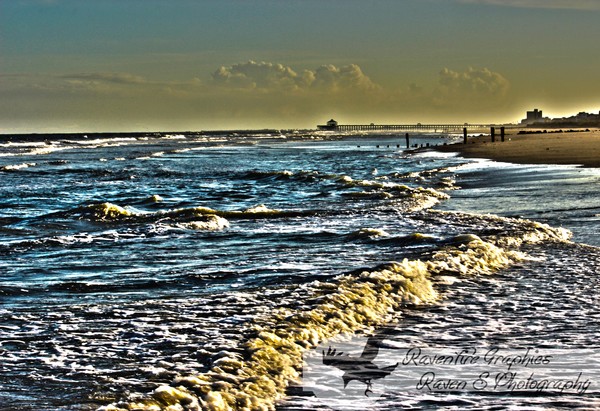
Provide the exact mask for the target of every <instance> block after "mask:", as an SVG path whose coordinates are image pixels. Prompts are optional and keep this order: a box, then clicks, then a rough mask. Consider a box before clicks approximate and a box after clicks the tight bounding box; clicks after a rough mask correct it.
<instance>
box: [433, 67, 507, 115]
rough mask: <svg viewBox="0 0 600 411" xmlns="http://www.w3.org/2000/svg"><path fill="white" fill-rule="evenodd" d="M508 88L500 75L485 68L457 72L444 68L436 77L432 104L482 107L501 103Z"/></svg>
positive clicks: (505, 80) (504, 79)
mask: <svg viewBox="0 0 600 411" xmlns="http://www.w3.org/2000/svg"><path fill="white" fill-rule="evenodd" d="M509 88H510V83H509V81H508V80H507V79H506V78H504V76H502V75H501V74H500V73H496V72H493V71H491V70H489V69H487V68H482V69H474V68H472V67H471V68H469V69H468V70H467V71H463V72H457V71H453V70H450V69H448V68H444V69H442V70H441V71H440V73H439V77H438V86H437V87H436V89H435V90H434V96H433V102H434V103H435V104H436V105H437V106H463V107H471V106H472V107H482V105H483V106H485V105H487V104H498V103H501V102H503V100H504V98H505V97H506V96H507V94H508V91H509Z"/></svg>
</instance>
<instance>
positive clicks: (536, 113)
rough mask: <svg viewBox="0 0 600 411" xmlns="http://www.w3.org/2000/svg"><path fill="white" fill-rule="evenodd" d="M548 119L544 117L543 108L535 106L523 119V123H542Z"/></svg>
mask: <svg viewBox="0 0 600 411" xmlns="http://www.w3.org/2000/svg"><path fill="white" fill-rule="evenodd" d="M546 120H548V119H547V118H546V119H545V118H544V116H543V114H542V110H538V109H537V108H534V109H533V110H531V111H528V112H527V114H526V117H525V118H524V119H523V120H521V124H533V123H542V122H544V121H546Z"/></svg>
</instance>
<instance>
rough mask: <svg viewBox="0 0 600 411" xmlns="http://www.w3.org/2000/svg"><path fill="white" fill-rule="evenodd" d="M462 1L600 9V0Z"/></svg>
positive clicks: (464, 0) (520, 5) (553, 7)
mask: <svg viewBox="0 0 600 411" xmlns="http://www.w3.org/2000/svg"><path fill="white" fill-rule="evenodd" d="M459 1H460V2H461V3H470V4H489V5H494V6H506V7H521V8H543V9H573V10H600V0H459Z"/></svg>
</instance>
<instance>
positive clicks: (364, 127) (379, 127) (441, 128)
mask: <svg viewBox="0 0 600 411" xmlns="http://www.w3.org/2000/svg"><path fill="white" fill-rule="evenodd" d="M492 127H499V126H498V125H495V124H481V123H473V124H471V123H463V124H421V123H417V124H373V123H371V124H338V122H337V121H335V120H333V119H331V120H329V121H328V122H327V124H323V125H318V126H317V128H318V129H319V130H323V131H395V130H397V131H433V132H459V131H463V130H465V129H467V130H471V131H472V130H489V129H491V128H492ZM502 127H505V128H511V127H517V126H515V125H510V124H509V125H502Z"/></svg>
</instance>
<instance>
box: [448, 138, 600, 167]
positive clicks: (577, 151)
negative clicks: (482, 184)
mask: <svg viewBox="0 0 600 411" xmlns="http://www.w3.org/2000/svg"><path fill="white" fill-rule="evenodd" d="M438 149H439V150H440V151H444V152H459V153H460V155H462V156H464V157H469V158H488V159H491V160H495V161H505V162H510V163H518V164H577V165H581V166H584V167H600V130H597V129H593V130H591V131H582V132H563V133H555V132H548V133H540V134H516V132H515V133H513V134H507V135H506V139H505V141H504V142H501V141H500V136H499V135H496V142H495V143H492V142H491V139H490V136H489V135H487V136H482V137H473V138H469V140H468V143H467V144H462V143H459V144H452V145H448V146H443V147H439V148H438Z"/></svg>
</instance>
